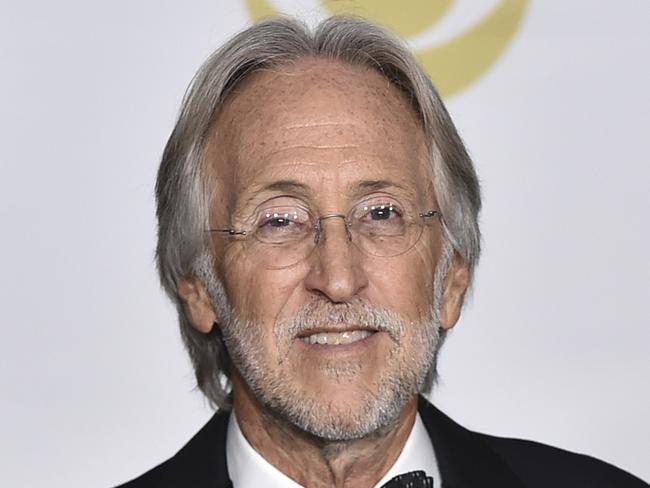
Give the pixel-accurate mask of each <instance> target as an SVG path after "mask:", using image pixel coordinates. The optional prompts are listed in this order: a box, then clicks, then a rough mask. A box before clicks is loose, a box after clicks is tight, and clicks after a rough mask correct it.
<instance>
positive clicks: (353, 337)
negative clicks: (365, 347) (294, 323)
mask: <svg viewBox="0 0 650 488" xmlns="http://www.w3.org/2000/svg"><path fill="white" fill-rule="evenodd" d="M371 334H372V332H371V331H369V330H352V331H349V330H346V331H345V332H319V333H318V334H312V335H309V336H305V337H301V338H300V340H301V341H302V342H304V343H305V344H322V345H334V346H338V345H339V344H350V343H352V342H357V341H360V340H361V339H365V338H366V337H368V336H370V335H371Z"/></svg>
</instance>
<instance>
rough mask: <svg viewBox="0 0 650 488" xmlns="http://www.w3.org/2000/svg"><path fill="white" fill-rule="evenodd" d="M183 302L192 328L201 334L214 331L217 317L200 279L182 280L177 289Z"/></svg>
mask: <svg viewBox="0 0 650 488" xmlns="http://www.w3.org/2000/svg"><path fill="white" fill-rule="evenodd" d="M176 291H177V292H178V295H179V296H180V297H181V300H182V301H183V308H185V313H186V314H187V317H188V318H189V319H190V322H191V324H192V326H193V327H194V328H195V329H196V330H198V331H199V332H203V333H204V334H207V333H208V332H210V331H211V330H212V327H213V326H214V324H215V322H216V321H217V316H216V314H215V313H214V308H213V307H212V301H211V300H210V295H208V292H207V290H206V289H205V286H204V285H203V283H202V282H201V280H199V279H198V278H195V277H192V278H182V279H181V280H180V281H179V282H178V285H177V287H176Z"/></svg>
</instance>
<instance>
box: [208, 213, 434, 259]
mask: <svg viewBox="0 0 650 488" xmlns="http://www.w3.org/2000/svg"><path fill="white" fill-rule="evenodd" d="M350 213H352V211H351V212H350ZM434 217H438V218H439V219H442V214H441V213H440V211H439V210H437V209H431V210H428V211H426V212H419V213H418V214H417V217H416V218H415V219H413V220H412V221H411V222H409V223H407V224H406V225H407V226H408V227H411V226H415V227H416V232H415V233H411V234H410V237H408V238H406V239H405V240H404V239H402V240H401V243H398V244H397V245H393V246H392V247H391V246H387V245H386V242H385V239H386V237H382V238H379V239H378V241H380V240H382V239H383V241H382V245H377V243H376V242H375V245H369V241H372V239H370V237H369V236H364V235H363V234H362V233H361V232H359V231H357V230H356V229H355V226H354V221H353V219H351V218H350V215H347V216H346V215H343V214H326V215H321V216H319V217H318V218H317V219H316V220H315V222H314V223H313V225H312V226H311V232H309V233H305V234H304V236H303V237H302V238H301V239H299V240H295V241H291V242H290V243H284V244H277V243H269V242H265V241H263V240H260V239H257V238H256V232H255V231H256V230H257V229H253V230H247V229H234V228H224V229H208V230H207V231H206V232H210V233H211V234H217V235H221V236H223V237H233V238H236V239H237V240H240V241H244V242H251V241H255V242H256V243H258V244H259V245H261V246H262V247H261V248H260V249H259V252H256V253H255V255H257V256H258V257H262V256H264V255H266V257H265V258H263V261H264V264H263V265H264V267H266V268H267V269H285V268H289V267H291V266H295V265H296V264H298V263H300V262H302V261H304V260H305V259H307V258H308V257H309V256H310V255H311V253H312V252H313V251H314V249H316V247H317V246H318V243H319V242H320V240H321V236H322V233H323V226H322V225H321V222H323V221H324V220H329V219H334V218H340V219H343V221H344V223H345V228H346V233H347V237H348V241H349V242H351V243H352V244H353V245H355V247H357V248H358V249H359V250H360V251H361V252H363V253H364V254H366V255H370V256H375V257H382V258H391V257H396V256H400V255H402V254H405V253H406V252H408V251H410V250H411V249H412V248H413V247H414V246H415V245H416V244H417V243H418V241H419V240H420V238H421V237H422V233H423V231H424V227H425V225H426V222H428V221H431V220H432V219H433V218H434ZM355 235H356V236H357V238H355ZM310 236H313V239H309V238H308V237H310ZM397 238H398V236H395V238H393V239H394V240H395V239H397ZM382 246H383V247H382ZM391 249H392V250H391ZM260 253H261V254H260Z"/></svg>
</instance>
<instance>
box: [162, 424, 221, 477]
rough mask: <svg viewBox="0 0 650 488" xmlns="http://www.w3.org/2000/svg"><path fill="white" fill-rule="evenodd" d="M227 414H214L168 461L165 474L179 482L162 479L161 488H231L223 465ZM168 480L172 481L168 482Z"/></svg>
mask: <svg viewBox="0 0 650 488" xmlns="http://www.w3.org/2000/svg"><path fill="white" fill-rule="evenodd" d="M229 418H230V413H229V412H219V413H216V414H215V415H214V416H213V417H212V418H211V419H210V421H209V422H208V423H207V424H205V426H203V428H202V429H201V430H200V431H199V432H198V433H197V434H196V435H195V436H194V437H193V438H192V439H191V440H190V441H189V442H188V443H187V444H186V445H185V447H183V448H182V449H181V450H180V451H179V452H178V453H176V455H175V456H174V457H173V458H172V459H171V460H170V461H171V462H172V463H173V465H174V466H173V469H171V470H169V471H167V475H168V476H169V475H170V474H171V475H172V476H174V475H177V476H179V479H178V480H169V479H167V480H165V484H164V486H191V487H192V488H231V487H232V482H231V481H230V478H229V477H228V466H227V464H226V433H227V431H228V420H229ZM170 481H171V482H170Z"/></svg>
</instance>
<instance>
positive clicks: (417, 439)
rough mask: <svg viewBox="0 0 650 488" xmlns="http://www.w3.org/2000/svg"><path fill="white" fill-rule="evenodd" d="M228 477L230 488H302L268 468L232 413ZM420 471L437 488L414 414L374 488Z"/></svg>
mask: <svg viewBox="0 0 650 488" xmlns="http://www.w3.org/2000/svg"><path fill="white" fill-rule="evenodd" d="M226 460H227V463H228V475H229V476H230V479H231V480H232V484H233V487H234V488H258V487H260V486H264V487H265V488H302V485H299V484H298V483H296V482H295V481H293V480H292V479H291V478H289V477H288V476H286V475H285V474H284V473H282V472H281V471H280V470H279V469H277V468H276V467H275V466H273V465H271V464H270V463H269V462H268V461H267V460H266V459H264V458H263V457H262V456H261V455H260V454H259V453H258V452H257V451H256V450H255V449H253V446H251V445H250V444H249V443H248V441H247V440H246V438H245V437H244V434H242V431H241V429H240V428H239V424H238V423H237V418H236V417H235V412H234V411H233V412H232V414H231V415H230V421H229V423H228V433H227V435H226ZM418 470H424V471H426V473H427V476H432V477H433V486H434V488H440V486H441V485H440V473H439V471H438V463H437V461H436V455H435V452H434V450H433V444H432V442H431V439H430V438H429V434H428V433H427V430H426V429H425V427H424V424H423V423H422V419H421V418H420V414H418V415H417V417H416V419H415V423H414V424H413V428H412V429H411V433H410V434H409V436H408V438H407V439H406V443H405V444H404V448H403V449H402V452H401V453H400V455H399V456H398V458H397V460H396V461H395V464H393V466H392V467H391V468H390V469H389V470H388V473H386V475H385V476H384V477H383V478H382V479H381V480H379V483H377V484H376V485H375V486H376V487H380V486H381V485H383V484H384V483H386V482H388V481H389V480H390V479H392V478H394V477H395V476H397V475H399V474H403V473H408V472H409V471H418Z"/></svg>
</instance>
